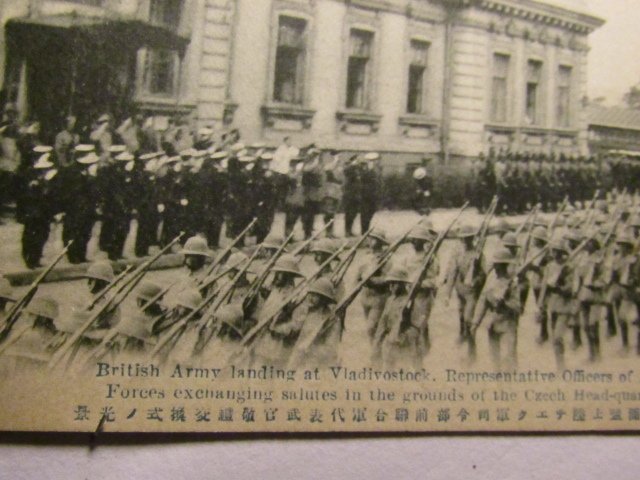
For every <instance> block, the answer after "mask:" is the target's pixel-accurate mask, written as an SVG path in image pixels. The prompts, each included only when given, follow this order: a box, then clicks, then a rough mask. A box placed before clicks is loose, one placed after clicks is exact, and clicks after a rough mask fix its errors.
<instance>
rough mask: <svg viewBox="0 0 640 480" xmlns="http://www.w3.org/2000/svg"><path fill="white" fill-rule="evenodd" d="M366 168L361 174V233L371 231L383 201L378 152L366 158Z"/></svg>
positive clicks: (369, 154) (368, 154) (367, 155)
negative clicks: (372, 221) (374, 217)
mask: <svg viewBox="0 0 640 480" xmlns="http://www.w3.org/2000/svg"><path fill="white" fill-rule="evenodd" d="M364 159H365V161H366V162H367V163H366V166H365V167H364V168H363V169H362V172H361V174H360V175H361V181H362V189H361V190H360V231H361V232H362V233H364V232H366V231H367V230H369V226H370V225H371V219H372V218H373V216H374V215H375V213H376V211H377V210H378V206H379V203H380V200H381V199H382V175H381V173H380V170H379V169H378V165H377V162H378V160H379V159H380V155H379V154H378V153H376V152H370V153H367V154H366V155H365V156H364Z"/></svg>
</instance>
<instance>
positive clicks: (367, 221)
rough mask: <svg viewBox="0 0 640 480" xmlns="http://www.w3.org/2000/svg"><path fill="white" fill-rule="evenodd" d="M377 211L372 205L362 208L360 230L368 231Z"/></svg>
mask: <svg viewBox="0 0 640 480" xmlns="http://www.w3.org/2000/svg"><path fill="white" fill-rule="evenodd" d="M375 213H376V209H375V208H373V207H372V206H371V205H365V206H362V207H361V208H360V231H361V232H363V233H364V232H366V231H367V230H369V226H370V225H371V219H372V218H373V216H374V215H375Z"/></svg>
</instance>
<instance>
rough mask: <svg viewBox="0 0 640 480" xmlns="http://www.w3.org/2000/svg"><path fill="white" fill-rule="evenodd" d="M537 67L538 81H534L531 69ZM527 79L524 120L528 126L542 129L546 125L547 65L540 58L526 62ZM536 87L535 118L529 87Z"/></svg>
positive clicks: (525, 82) (525, 84) (525, 83)
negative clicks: (531, 108)
mask: <svg viewBox="0 0 640 480" xmlns="http://www.w3.org/2000/svg"><path fill="white" fill-rule="evenodd" d="M534 64H535V65H537V67H538V69H537V77H538V78H537V81H535V82H534V81H532V80H533V79H532V77H531V75H530V73H531V70H530V67H531V66H532V65H534ZM525 69H526V70H525V79H524V116H523V120H524V123H525V124H526V126H530V127H541V126H543V125H544V123H545V108H544V88H545V63H544V61H543V60H542V59H539V58H532V57H530V58H527V60H526V62H525ZM532 85H535V99H534V104H533V108H534V110H533V118H531V115H530V114H529V113H530V110H529V109H530V102H529V87H530V86H532Z"/></svg>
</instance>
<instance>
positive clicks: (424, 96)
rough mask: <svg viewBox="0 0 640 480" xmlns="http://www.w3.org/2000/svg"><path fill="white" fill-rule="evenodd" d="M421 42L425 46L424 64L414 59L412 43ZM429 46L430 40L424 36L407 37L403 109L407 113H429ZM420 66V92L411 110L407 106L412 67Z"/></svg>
mask: <svg viewBox="0 0 640 480" xmlns="http://www.w3.org/2000/svg"><path fill="white" fill-rule="evenodd" d="M418 43H420V44H422V45H423V46H425V53H424V56H425V58H424V64H418V63H415V62H414V61H413V60H414V49H413V45H414V44H418ZM431 48H432V42H431V41H429V40H427V39H425V38H418V37H411V38H410V39H409V60H408V62H407V67H406V69H407V88H406V95H405V105H404V110H405V113H406V114H408V115H422V116H426V115H428V114H429V108H428V104H429V98H428V91H429V76H430V75H429V73H430V68H429V67H430V65H429V64H430V59H431ZM414 67H416V68H420V69H421V72H420V73H421V79H420V84H421V85H420V92H419V100H418V108H417V109H416V110H415V111H411V110H410V108H409V106H410V105H409V104H410V99H411V79H412V75H411V74H412V68H414Z"/></svg>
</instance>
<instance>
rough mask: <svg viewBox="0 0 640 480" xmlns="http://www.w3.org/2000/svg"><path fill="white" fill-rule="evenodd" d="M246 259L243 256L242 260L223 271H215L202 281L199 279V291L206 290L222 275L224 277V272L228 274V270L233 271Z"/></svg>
mask: <svg viewBox="0 0 640 480" xmlns="http://www.w3.org/2000/svg"><path fill="white" fill-rule="evenodd" d="M246 261H247V259H246V258H245V259H244V260H242V261H241V262H239V263H238V264H237V265H232V266H230V267H227V268H225V269H224V270H223V271H221V272H219V273H216V274H215V275H214V276H213V277H211V278H206V279H205V280H204V281H201V283H200V285H199V290H200V292H206V291H207V290H208V289H209V288H210V287H211V286H212V285H213V284H215V283H216V282H217V281H218V280H220V279H221V278H222V277H224V276H225V275H226V274H228V273H229V272H231V271H233V270H234V269H236V268H239V267H240V265H242V264H244V263H245V262H246Z"/></svg>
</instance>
